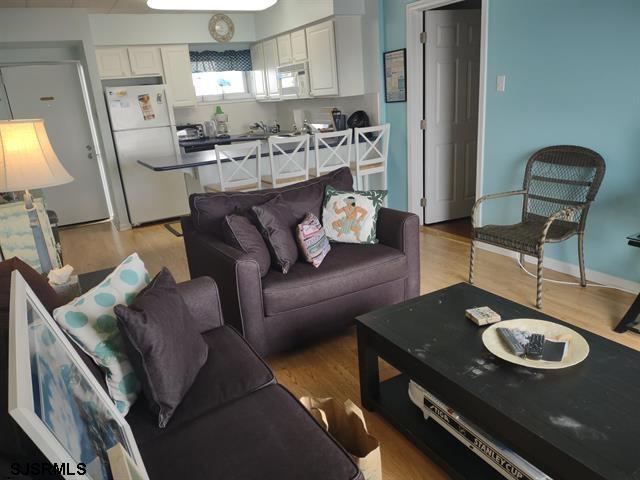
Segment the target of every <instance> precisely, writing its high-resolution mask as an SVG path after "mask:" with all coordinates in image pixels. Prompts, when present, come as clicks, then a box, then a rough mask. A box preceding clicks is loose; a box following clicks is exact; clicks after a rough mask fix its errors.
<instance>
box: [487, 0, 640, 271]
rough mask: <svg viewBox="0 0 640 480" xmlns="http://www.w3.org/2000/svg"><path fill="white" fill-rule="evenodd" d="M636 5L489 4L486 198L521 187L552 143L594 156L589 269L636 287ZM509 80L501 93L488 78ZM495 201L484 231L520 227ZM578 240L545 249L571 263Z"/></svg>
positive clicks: (639, 132) (518, 0) (513, 0)
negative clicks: (490, 226)
mask: <svg viewBox="0 0 640 480" xmlns="http://www.w3.org/2000/svg"><path fill="white" fill-rule="evenodd" d="M639 22H640V2H638V1H637V0H610V1H608V2H602V1H600V0H561V1H558V0H536V1H535V2H531V1H530V0H491V3H490V8H489V47H488V52H489V54H488V64H487V68H488V72H487V111H486V136H485V154H484V159H485V160H484V179H483V192H484V193H491V192H500V191H505V190H510V189H516V188H520V187H521V185H522V176H523V171H524V165H525V162H526V160H527V158H528V157H529V156H530V155H531V154H532V153H533V152H534V151H535V150H537V149H539V148H541V147H544V146H547V145H554V144H575V145H582V146H585V147H589V148H592V149H594V150H596V151H597V152H599V153H600V154H601V155H602V156H603V157H604V158H605V160H606V162H607V173H606V176H605V179H604V182H603V185H602V187H601V190H600V193H599V195H598V198H597V199H596V201H595V203H594V204H593V206H592V208H591V211H590V213H589V218H588V223H587V231H586V236H585V251H586V261H587V267H588V268H590V269H593V270H596V271H599V272H604V273H609V274H611V275H615V276H618V277H623V278H627V279H630V280H634V281H637V280H638V278H639V276H640V255H638V253H639V252H638V251H637V250H636V249H634V248H631V247H628V246H627V245H626V242H625V236H626V235H628V234H631V233H635V232H636V231H639V230H640V212H639V208H638V207H640V199H639V197H638V191H639V185H640V93H639V89H638V88H639V83H638V81H639V80H638V79H640V57H638V53H637V52H638V45H640V23H639ZM499 74H504V75H506V76H507V81H506V91H505V92H504V93H498V92H496V89H495V81H496V80H495V79H496V76H497V75H499ZM519 208H520V206H519V205H516V204H515V203H514V202H510V201H509V202H506V203H501V201H499V200H498V201H494V202H492V204H491V203H490V204H488V206H487V208H486V209H485V210H484V212H483V215H484V218H483V222H484V223H504V222H508V221H510V220H515V219H517V218H518V216H519V214H520V211H519ZM576 248H577V247H576V241H575V240H571V241H569V242H565V243H564V244H559V245H553V246H550V247H549V248H548V249H546V252H545V253H546V255H548V256H549V257H551V258H554V259H558V260H563V261H566V262H570V263H573V264H575V263H577V259H576V255H577V254H576V252H577V250H576Z"/></svg>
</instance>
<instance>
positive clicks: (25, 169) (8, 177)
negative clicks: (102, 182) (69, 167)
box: [0, 119, 73, 192]
mask: <svg viewBox="0 0 640 480" xmlns="http://www.w3.org/2000/svg"><path fill="white" fill-rule="evenodd" d="M72 180H73V177H72V176H71V175H69V173H68V172H67V171H66V170H65V169H64V167H63V166H62V164H61V163H60V160H58V157H57V156H56V153H55V152H54V151H53V148H52V147H51V142H49V137H48V136H47V131H46V130H45V128H44V122H43V121H42V120H41V119H36V120H8V121H0V192H17V191H20V190H29V189H33V188H46V187H53V186H55V185H62V184H63V183H69V182H71V181H72Z"/></svg>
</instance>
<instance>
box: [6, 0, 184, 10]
mask: <svg viewBox="0 0 640 480" xmlns="http://www.w3.org/2000/svg"><path fill="white" fill-rule="evenodd" d="M16 7H17V8H21V7H22V8H24V7H26V8H43V7H56V8H86V9H88V10H89V12H90V13H151V12H153V13H162V12H163V10H152V9H150V8H149V7H147V2H146V0H0V8H16ZM164 12H166V10H164ZM192 13H193V12H192Z"/></svg>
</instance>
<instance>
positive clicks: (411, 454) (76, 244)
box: [61, 223, 640, 480]
mask: <svg viewBox="0 0 640 480" xmlns="http://www.w3.org/2000/svg"><path fill="white" fill-rule="evenodd" d="M61 238H62V247H63V255H64V260H65V263H68V264H70V265H73V266H74V267H75V269H76V271H77V272H79V273H83V272H88V271H92V270H98V269H102V268H107V267H109V266H115V265H116V264H118V263H119V262H120V260H122V259H123V258H124V257H125V256H127V255H128V254H130V253H132V252H138V253H139V254H140V256H141V257H142V259H143V260H144V262H145V264H146V265H147V268H148V269H149V271H150V273H151V274H152V275H154V274H156V273H157V272H158V271H159V270H160V268H162V267H163V266H167V267H168V268H169V269H170V270H171V272H172V273H173V274H174V276H175V277H176V280H178V281H182V280H186V279H188V278H189V273H188V269H187V263H186V255H185V252H184V246H183V243H182V239H181V238H178V237H175V236H174V235H172V234H171V233H170V232H169V231H167V230H166V229H165V228H164V227H163V226H162V225H151V226H147V227H141V228H137V229H134V230H129V231H124V232H118V231H116V230H115V229H114V228H113V227H112V226H111V224H109V223H101V224H96V225H91V226H85V227H75V228H66V229H62V231H61ZM420 246H421V257H420V266H421V292H422V293H428V292H432V291H434V290H438V289H440V288H443V287H446V286H449V285H451V284H454V283H458V282H462V281H466V280H467V275H468V268H469V265H468V262H469V240H468V239H465V238H463V237H459V236H456V235H452V234H450V233H447V232H443V231H441V230H437V229H431V228H428V227H423V228H422V229H421V233H420ZM477 252H478V253H477V262H476V285H477V286H478V287H480V288H484V289H486V290H489V291H491V292H494V293H496V294H499V295H502V296H504V297H506V298H509V299H510V300H514V301H516V302H519V303H522V304H524V305H527V306H533V303H534V301H535V279H534V278H531V277H529V276H527V275H526V274H525V273H524V272H522V271H521V270H520V268H519V267H518V265H517V264H516V263H515V262H514V261H513V259H510V258H507V257H505V256H502V255H498V254H496V253H492V252H488V251H485V250H478V251H477ZM529 267H532V266H531V265H530V266H529ZM547 278H555V279H558V280H569V281H575V280H576V279H575V278H573V277H570V276H568V275H564V274H560V273H557V272H551V271H549V272H548V275H547ZM222 300H223V301H224V299H222ZM633 300H634V296H633V295H631V294H628V293H624V292H619V291H616V290H610V289H607V290H605V289H600V288H594V287H589V288H586V289H585V288H581V287H574V286H565V285H554V284H551V283H547V285H546V286H545V291H544V302H545V307H544V309H543V311H544V312H545V313H547V314H549V315H552V316H555V317H557V318H560V319H562V320H565V321H567V322H569V323H572V324H574V325H577V326H580V327H582V328H585V329H586V330H590V331H592V332H594V333H597V334H599V335H602V336H604V337H607V338H610V339H611V340H613V341H616V342H619V343H621V344H624V345H627V346H629V347H631V348H634V349H636V350H640V335H636V334H633V333H625V334H617V333H614V332H613V331H612V328H613V326H614V325H616V324H617V322H618V321H619V319H620V318H621V317H622V315H623V314H624V313H625V312H626V310H627V308H628V307H629V305H631V303H632V302H633ZM268 363H269V364H270V365H271V367H272V368H273V370H274V371H275V373H276V376H277V378H278V381H279V382H280V383H282V384H283V385H285V386H286V387H287V388H289V389H290V390H291V391H292V392H293V393H294V394H295V395H297V396H302V395H315V396H320V397H334V398H336V399H338V400H340V401H344V400H346V399H347V398H350V399H352V400H354V401H355V402H356V403H358V404H359V383H358V368H357V351H356V341H355V329H354V328H351V329H348V330H346V331H345V332H343V333H341V334H338V335H336V336H334V337H331V338H328V339H324V340H321V341H319V342H317V343H316V344H314V345H312V346H310V347H307V348H305V349H301V350H297V351H293V352H288V353H286V354H282V355H277V356H274V357H272V358H269V359H268ZM380 372H381V376H382V377H383V378H385V379H386V378H389V377H391V376H392V375H394V374H395V371H394V370H393V368H391V367H390V366H388V365H386V364H384V362H382V364H381V370H380ZM365 417H366V419H367V422H368V424H369V429H370V431H371V433H372V434H373V435H375V436H376V437H377V438H378V439H379V440H380V442H381V445H382V462H383V470H384V479H385V480H407V479H412V480H414V479H415V480H440V479H446V478H448V477H447V476H446V474H445V473H444V472H443V471H442V470H441V469H440V468H439V467H438V466H437V465H435V464H434V463H433V462H432V461H431V460H430V459H429V458H427V457H426V456H425V455H423V454H422V453H421V452H420V451H419V450H418V449H417V448H416V447H414V446H413V444H411V443H410V442H409V441H408V440H406V439H405V438H404V437H403V436H402V435H401V434H400V433H398V432H397V431H396V430H395V429H394V428H392V427H391V426H390V425H389V424H387V423H386V422H385V421H384V420H383V419H382V418H381V417H379V416H378V415H376V414H374V413H370V412H365Z"/></svg>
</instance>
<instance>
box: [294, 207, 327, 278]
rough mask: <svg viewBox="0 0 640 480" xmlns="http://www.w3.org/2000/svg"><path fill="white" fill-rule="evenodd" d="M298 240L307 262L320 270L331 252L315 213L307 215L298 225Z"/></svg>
mask: <svg viewBox="0 0 640 480" xmlns="http://www.w3.org/2000/svg"><path fill="white" fill-rule="evenodd" d="M296 238H297V239H298V245H299V246H300V250H301V251H302V254H303V255H304V258H305V260H306V261H307V262H309V263H310V264H312V265H313V266H314V267H316V268H318V267H319V266H320V264H321V263H322V261H323V260H324V257H326V256H327V253H329V250H331V246H330V245H329V240H328V239H327V236H326V234H325V233H324V228H322V224H321V223H320V220H318V217H316V216H315V215H314V214H313V213H307V215H306V216H305V217H304V220H303V221H302V223H300V224H299V225H298V228H297V236H296Z"/></svg>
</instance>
